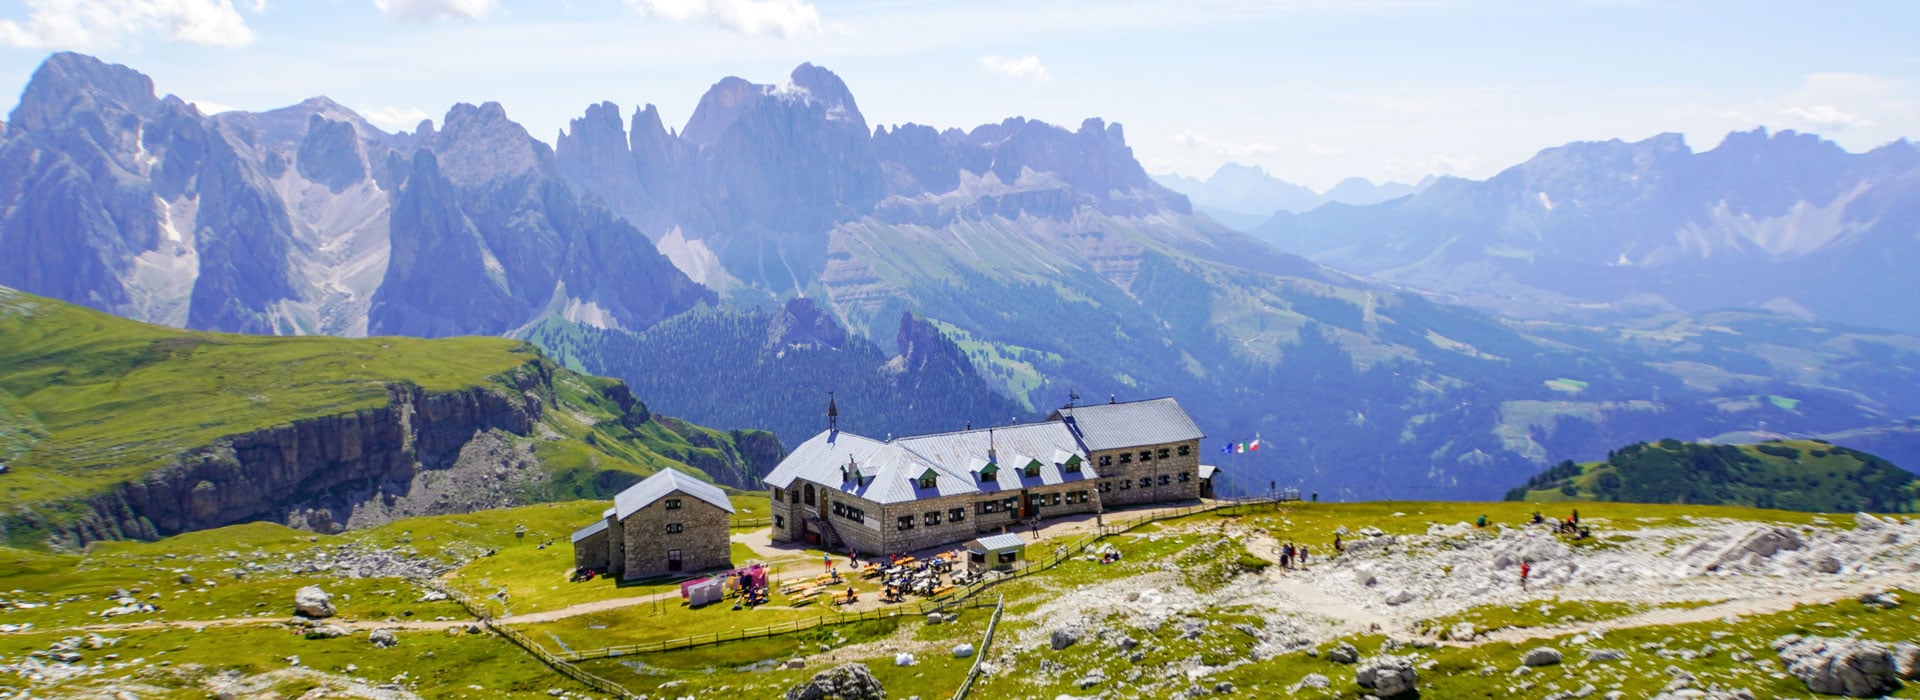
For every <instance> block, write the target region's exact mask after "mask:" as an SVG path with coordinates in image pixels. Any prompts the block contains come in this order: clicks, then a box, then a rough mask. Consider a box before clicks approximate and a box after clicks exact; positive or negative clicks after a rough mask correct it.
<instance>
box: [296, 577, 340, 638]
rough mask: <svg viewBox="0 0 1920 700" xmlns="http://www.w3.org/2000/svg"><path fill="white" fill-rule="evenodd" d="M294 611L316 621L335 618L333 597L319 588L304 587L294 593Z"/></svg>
mask: <svg viewBox="0 0 1920 700" xmlns="http://www.w3.org/2000/svg"><path fill="white" fill-rule="evenodd" d="M293 611H294V612H296V613H299V614H300V615H302V616H305V617H308V618H312V619H315V620H319V619H324V618H329V617H333V614H334V609H333V596H332V595H329V594H328V593H327V592H326V591H325V590H322V589H321V588H320V587H319V586H304V587H302V588H301V589H300V590H298V591H294V593H293ZM332 636H335V637H337V636H340V635H337V634H336V635H332Z"/></svg>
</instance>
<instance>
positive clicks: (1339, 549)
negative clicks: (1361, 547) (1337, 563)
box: [1333, 533, 1347, 554]
mask: <svg viewBox="0 0 1920 700" xmlns="http://www.w3.org/2000/svg"><path fill="white" fill-rule="evenodd" d="M1346 551H1347V546H1346V545H1345V544H1342V543H1341V542H1340V534H1339V533H1334V535H1333V553H1334V554H1344V553H1346Z"/></svg>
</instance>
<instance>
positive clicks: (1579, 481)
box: [1507, 440, 1920, 513]
mask: <svg viewBox="0 0 1920 700" xmlns="http://www.w3.org/2000/svg"><path fill="white" fill-rule="evenodd" d="M1916 497H1920V482H1916V478H1915V477H1914V475H1913V474H1912V473H1910V472H1907V471H1906V470H1903V469H1900V468H1899V467H1895V466H1893V465H1892V464H1890V463H1888V462H1887V461H1886V460H1884V459H1881V458H1879V457H1875V456H1873V455H1870V454H1867V453H1865V452H1861V451H1859V450H1852V449H1848V448H1845V447H1840V446H1838V445H1833V444H1829V443H1827V442H1824V441H1819V440H1774V441H1769V442H1764V443H1760V444H1755V445H1709V444H1701V443H1685V442H1680V441H1678V440H1661V441H1660V442H1657V443H1644V442H1643V443H1637V444H1633V445H1628V446H1626V447H1624V448H1621V449H1619V450H1615V451H1613V453H1612V454H1611V455H1609V456H1608V458H1607V461H1605V462H1589V463H1585V464H1575V463H1573V462H1572V461H1567V462H1561V463H1560V464H1559V465H1558V466H1555V467H1553V468H1552V469H1548V470H1547V471H1545V472H1542V473H1540V474H1538V475H1536V476H1534V477H1533V478H1532V479H1529V480H1528V481H1527V484H1526V485H1525V486H1521V487H1518V488H1515V489H1513V490H1512V491H1509V492H1507V500H1509V501H1521V500H1524V501H1562V500H1594V501H1626V502H1639V503H1691V504H1732V505H1746V506H1754V507H1759V508H1779V509H1783V510H1799V511H1814V512H1852V511H1860V510H1865V511H1872V512H1877V513H1910V512H1913V511H1914V508H1915V506H1916Z"/></svg>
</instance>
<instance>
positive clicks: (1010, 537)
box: [974, 532, 1027, 551]
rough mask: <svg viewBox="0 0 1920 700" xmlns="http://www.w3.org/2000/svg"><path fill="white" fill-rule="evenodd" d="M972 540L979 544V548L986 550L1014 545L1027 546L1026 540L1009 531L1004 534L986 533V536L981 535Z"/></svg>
mask: <svg viewBox="0 0 1920 700" xmlns="http://www.w3.org/2000/svg"><path fill="white" fill-rule="evenodd" d="M974 542H975V543H977V544H979V545H980V548H981V549H984V550H988V551H997V550H1002V549H1014V548H1016V547H1025V546H1027V541H1026V540H1023V539H1020V536H1019V535H1016V534H1013V533H1011V532H1009V533H1006V534H1004V535H987V536H986V537H982V538H980V539H977V540H974Z"/></svg>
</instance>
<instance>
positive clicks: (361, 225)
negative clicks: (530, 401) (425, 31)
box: [0, 53, 711, 336]
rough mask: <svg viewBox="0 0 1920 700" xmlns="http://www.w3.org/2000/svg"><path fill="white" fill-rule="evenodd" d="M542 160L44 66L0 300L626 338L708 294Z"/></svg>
mask: <svg viewBox="0 0 1920 700" xmlns="http://www.w3.org/2000/svg"><path fill="white" fill-rule="evenodd" d="M552 160H553V158H552V153H551V151H550V150H549V149H548V148H547V147H546V145H545V144H541V143H540V142H538V141H536V140H534V139H532V138H531V137H530V136H528V135H527V134H526V132H525V131H524V130H522V129H520V128H519V126H518V125H516V124H513V123H512V122H510V121H507V120H506V117H505V113H504V112H503V111H502V110H501V109H500V107H499V105H497V104H488V105H483V106H480V107H475V106H472V105H456V106H455V107H454V108H453V110H452V111H450V112H449V113H448V115H447V119H446V122H445V125H444V128H443V130H442V131H440V132H435V131H433V130H432V128H431V126H430V125H423V128H421V129H420V130H419V131H418V132H416V133H413V134H386V133H383V132H381V131H379V130H378V129H375V128H373V127H372V126H370V125H368V124H367V123H366V122H365V120H363V119H361V118H360V117H359V116H357V115H355V114H353V113H352V111H351V110H347V109H345V108H343V107H340V106H339V105H337V104H335V103H333V102H331V101H329V100H326V99H325V98H315V99H312V100H308V101H306V102H303V103H301V104H300V105H296V106H294V107H289V108H286V109H281V110H274V111H271V112H264V113H259V114H248V113H237V112H227V113H222V114H220V115H217V116H214V117H207V116H205V115H202V114H201V113H200V112H199V111H198V110H197V109H196V108H194V107H193V106H192V105H189V104H187V103H186V102H184V101H181V100H180V99H179V98H176V97H172V96H168V97H166V98H164V99H163V98H157V97H155V96H154V91H153V84H152V81H151V80H149V79H148V78H147V77H146V76H144V75H141V74H139V73H137V72H135V71H133V70H132V69H130V68H127V67H125V66H118V65H108V64H105V63H103V62H101V61H99V60H97V59H94V58H91V57H88V56H83V55H79V54H71V53H61V54H55V55H53V56H51V57H50V58H48V59H47V61H46V62H45V63H44V64H42V65H41V67H40V69H39V70H38V71H36V72H35V73H34V77H33V80H32V81H31V82H30V83H29V84H28V85H27V88H26V91H25V92H24V93H23V94H22V96H21V101H20V104H19V105H18V106H17V107H16V108H15V109H14V111H13V114H12V115H11V118H10V119H9V121H8V123H7V125H6V129H5V134H4V135H0V203H4V204H5V205H6V206H5V208H4V209H3V210H0V246H3V247H4V248H5V249H6V250H8V251H9V253H10V254H9V255H7V256H5V260H4V261H0V284H7V285H12V286H15V287H18V288H21V289H25V290H28V291H32V292H35V293H39V294H46V295H49V296H52V297H55V298H59V299H63V300H67V301H72V302H75V303H80V304H84V305H87V306H91V307H93V308H98V309H101V310H105V311H110V312H113V313H117V314H120V315H123V316H127V317H130V318H136V319H140V320H145V321H151V322H155V323H163V324H167V325H173V326H180V327H186V328H195V329H210V330H228V331H237V332H246V333H264V334H282V335H295V334H314V333H328V334H337V335H366V334H369V333H375V334H379V333H388V334H393V333H405V334H413V335H423V336H440V335H457V334H465V333H502V332H505V331H506V330H509V329H512V328H515V327H518V326H520V325H524V324H526V323H530V322H532V321H533V320H534V319H536V318H538V317H539V316H541V315H543V314H544V313H546V312H547V310H548V309H550V308H552V309H558V310H559V311H560V312H561V313H567V314H572V315H573V316H575V317H579V318H586V319H591V320H592V321H593V322H596V323H601V324H604V325H609V326H615V327H621V326H631V327H644V326H647V325H651V324H652V323H654V322H657V321H659V320H660V319H662V318H665V317H666V316H670V315H672V314H674V313H678V312H680V311H682V310H685V309H687V308H689V307H691V306H692V305H693V304H695V303H698V302H700V301H702V300H706V299H710V298H711V295H710V294H709V293H708V292H706V291H705V290H702V289H700V288H699V287H698V286H697V285H694V284H692V283H691V281H690V280H688V279H686V277H685V276H684V275H681V274H680V273H679V272H678V271H677V270H675V269H674V268H673V267H672V266H671V265H670V264H669V263H668V261H667V260H666V259H665V258H663V257H661V256H660V255H659V254H658V253H657V252H656V251H655V250H654V249H653V247H652V245H651V244H650V243H648V242H647V241H646V239H645V238H644V237H643V236H640V235H639V234H638V233H637V232H636V231H634V230H633V229H632V227H630V226H629V225H627V224H626V223H625V222H624V221H622V220H620V219H619V218H617V217H614V216H613V215H611V214H610V213H608V212H606V211H605V210H604V209H602V208H599V207H597V206H595V205H592V204H591V203H587V202H583V201H581V200H580V199H579V198H578V197H576V196H575V195H574V194H573V193H572V192H571V190H569V189H568V188H567V186H566V185H564V184H562V183H561V182H560V181H559V179H558V177H557V175H556V173H554V172H553V163H552ZM614 270H619V271H620V273H621V274H618V275H614V274H611V273H612V272H613V271H614Z"/></svg>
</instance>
